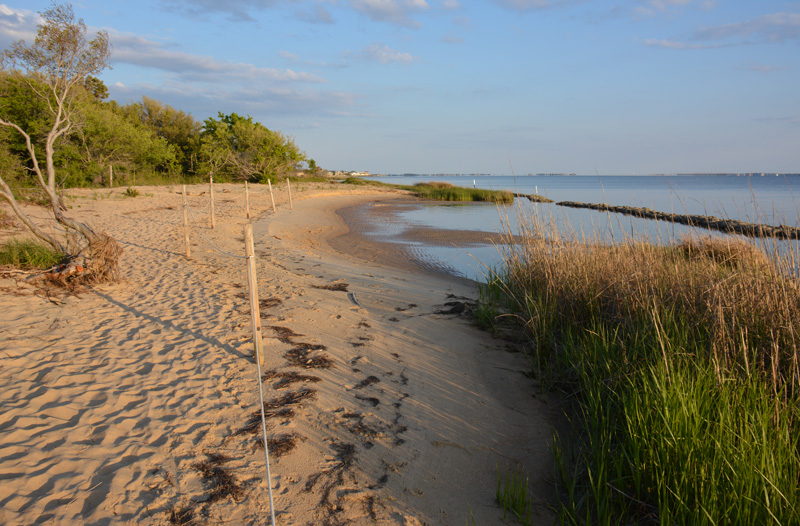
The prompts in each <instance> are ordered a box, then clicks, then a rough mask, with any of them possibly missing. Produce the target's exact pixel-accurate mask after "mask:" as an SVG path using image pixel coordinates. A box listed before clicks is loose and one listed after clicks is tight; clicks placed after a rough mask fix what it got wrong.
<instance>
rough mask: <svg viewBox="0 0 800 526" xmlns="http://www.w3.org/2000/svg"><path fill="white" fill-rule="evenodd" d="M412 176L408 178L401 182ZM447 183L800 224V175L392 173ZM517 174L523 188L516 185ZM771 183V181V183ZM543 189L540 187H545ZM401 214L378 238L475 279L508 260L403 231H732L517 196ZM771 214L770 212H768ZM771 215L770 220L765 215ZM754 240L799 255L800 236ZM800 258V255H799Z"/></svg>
mask: <svg viewBox="0 0 800 526" xmlns="http://www.w3.org/2000/svg"><path fill="white" fill-rule="evenodd" d="M401 179H405V180H401ZM434 179H436V180H446V181H449V182H453V183H454V184H459V185H462V186H472V180H473V179H475V181H476V185H477V186H478V187H482V185H481V183H483V187H484V188H500V187H504V186H503V185H505V188H507V189H510V190H514V191H517V192H518V193H533V192H534V191H535V190H537V189H538V191H539V193H540V194H544V195H547V196H548V197H550V198H553V199H556V200H572V201H586V202H606V203H608V204H613V205H623V204H624V205H632V206H645V207H649V208H652V209H656V210H661V211H664V212H674V213H696V214H703V215H717V216H718V217H726V218H733V219H740V220H745V221H751V222H763V223H771V224H790V225H794V226H798V225H800V222H798V211H799V210H800V207H798V206H797V205H798V204H800V195H796V194H795V188H796V189H797V190H796V191H797V192H800V177H796V176H783V177H772V178H761V177H727V176H680V177H544V176H542V177H538V176H535V177H517V178H513V177H483V178H472V177H469V178H465V177H438V178H433V177H424V176H423V177H417V178H413V179H412V178H401V177H391V178H390V180H391V181H392V182H399V183H407V184H413V183H415V182H420V180H426V181H427V180H434ZM515 179H516V185H517V186H514V183H515ZM765 180H768V181H769V182H766V181H765ZM537 187H538V188H537ZM392 210H393V213H392V214H386V215H382V216H381V221H380V222H379V223H377V224H376V223H373V225H375V229H374V231H373V232H372V234H371V235H374V236H377V237H378V238H381V239H385V240H389V241H394V242H398V243H403V244H405V245H406V247H407V248H408V250H409V252H411V253H412V254H413V255H414V256H415V257H416V258H418V259H420V260H422V261H423V262H426V263H428V264H431V265H435V266H439V267H443V268H446V269H448V271H450V272H452V273H454V274H456V275H460V276H464V277H468V278H470V279H475V280H479V281H483V280H485V276H486V274H487V268H498V267H499V266H500V265H501V257H500V252H499V250H498V247H495V246H490V245H483V246H473V247H469V248H456V247H450V246H441V244H431V243H426V242H425V240H424V239H421V240H415V241H406V240H402V239H401V238H400V236H399V234H401V233H402V232H404V231H405V229H407V228H408V227H409V226H412V225H417V226H428V227H434V228H441V229H461V230H480V231H487V232H501V231H506V230H508V229H510V230H511V231H512V232H514V233H519V230H520V223H522V224H530V223H531V222H537V223H539V224H541V225H544V226H546V227H548V228H547V229H548V230H549V228H550V227H552V228H553V229H555V230H556V231H558V232H561V233H564V234H566V235H575V236H577V237H578V238H581V239H586V240H592V241H600V242H606V243H615V242H621V241H624V240H627V239H631V238H633V239H645V240H649V241H651V242H656V243H671V242H673V241H675V240H679V239H681V238H682V237H684V236H686V235H689V234H692V235H699V236H714V237H721V236H726V235H727V234H723V233H721V232H716V231H711V230H705V229H699V228H694V227H689V226H686V225H680V224H676V223H665V222H661V221H653V220H649V219H640V218H635V217H631V216H625V215H621V214H614V213H608V212H598V211H595V210H586V209H575V208H566V207H560V206H556V205H554V204H549V203H532V202H530V201H528V200H527V199H516V200H515V202H514V204H513V205H494V204H487V203H474V204H473V203H469V204H462V203H456V204H454V203H436V202H423V203H408V204H403V205H399V206H393V207H392ZM764 211H768V212H767V213H765V212H764ZM765 218H767V219H765ZM745 239H748V240H749V241H750V242H752V243H755V244H757V245H759V246H761V247H762V248H765V249H766V250H767V252H768V253H774V252H775V251H778V252H780V253H783V254H785V255H788V254H793V255H795V256H796V255H797V254H798V252H799V251H800V244H799V243H798V242H797V241H778V240H774V239H751V238H745ZM797 259H800V258H796V259H795V260H797Z"/></svg>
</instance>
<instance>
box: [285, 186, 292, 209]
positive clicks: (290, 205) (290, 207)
mask: <svg viewBox="0 0 800 526" xmlns="http://www.w3.org/2000/svg"><path fill="white" fill-rule="evenodd" d="M286 188H288V189H289V210H294V205H293V204H292V183H291V182H289V179H286Z"/></svg>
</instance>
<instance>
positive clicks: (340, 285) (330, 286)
mask: <svg viewBox="0 0 800 526" xmlns="http://www.w3.org/2000/svg"><path fill="white" fill-rule="evenodd" d="M311 286H312V287H313V288H315V289H322V290H333V291H337V292H347V287H349V286H350V285H349V284H348V283H345V282H344V281H333V282H331V283H326V284H324V285H311Z"/></svg>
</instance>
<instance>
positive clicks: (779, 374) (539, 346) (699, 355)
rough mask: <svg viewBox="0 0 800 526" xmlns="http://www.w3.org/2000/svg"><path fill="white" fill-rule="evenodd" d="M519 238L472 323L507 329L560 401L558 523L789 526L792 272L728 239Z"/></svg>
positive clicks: (792, 506) (543, 232)
mask: <svg viewBox="0 0 800 526" xmlns="http://www.w3.org/2000/svg"><path fill="white" fill-rule="evenodd" d="M523 236H524V237H525V241H524V242H523V243H521V244H518V245H515V246H511V248H509V249H508V252H507V253H506V269H505V270H504V271H502V272H501V273H500V274H498V275H496V276H495V279H493V280H491V281H490V283H489V284H488V285H487V286H486V287H485V290H484V292H483V294H482V297H483V299H484V302H486V303H489V305H488V306H485V307H483V308H484V315H483V317H484V318H488V317H489V313H491V312H492V311H496V312H507V311H510V312H513V313H515V314H517V315H518V316H520V318H521V319H522V320H523V322H522V323H521V327H522V329H523V330H525V331H526V332H527V334H528V335H529V338H530V341H531V345H530V347H531V360H532V364H533V368H534V370H535V373H536V374H537V375H538V377H539V378H540V379H546V381H548V382H550V383H551V384H555V385H557V386H558V387H560V388H561V389H563V390H564V391H565V392H567V393H569V394H570V399H572V400H574V401H575V404H574V407H573V409H572V410H571V418H572V421H573V423H574V424H575V433H574V437H573V439H572V440H564V437H561V439H560V440H559V441H558V444H557V448H556V456H557V461H558V464H559V469H560V473H561V480H562V483H563V484H562V490H563V491H562V493H563V496H564V503H563V507H562V508H561V517H560V519H561V520H562V521H563V522H567V523H573V524H587V523H593V524H594V523H597V524H620V523H626V524H631V523H641V522H644V523H659V524H665V525H666V524H670V525H672V524H745V525H748V524H752V525H760V524H798V523H800V506H798V503H800V485H799V484H798V481H800V449H798V447H799V446H800V440H798V437H800V420H798V418H800V414H799V413H798V402H800V370H799V369H798V367H799V365H798V361H799V358H800V356H798V346H797V344H798V340H797V338H798V333H799V332H798V331H800V287H798V281H797V280H796V279H795V278H793V277H790V274H789V272H788V269H792V268H795V264H794V262H793V261H791V260H787V259H786V258H779V257H775V258H771V259H770V258H768V257H767V256H766V255H765V254H764V253H763V252H760V251H758V250H757V249H755V247H753V246H752V245H750V244H749V243H747V242H745V241H740V240H738V239H736V238H732V237H723V238H714V239H710V238H709V239H696V238H695V239H686V240H684V241H683V242H681V243H678V244H676V245H672V246H661V245H654V244H649V243H642V242H637V241H628V242H625V243H622V244H619V245H614V246H606V245H601V244H599V243H594V242H590V241H585V240H580V239H578V238H577V236H568V237H561V236H559V235H558V234H557V233H556V232H554V231H552V230H550V231H548V230H547V229H545V228H542V227H541V226H539V225H532V226H529V227H528V228H526V229H525V231H524V232H523ZM484 323H487V320H484Z"/></svg>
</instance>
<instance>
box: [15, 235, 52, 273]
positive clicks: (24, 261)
mask: <svg viewBox="0 0 800 526" xmlns="http://www.w3.org/2000/svg"><path fill="white" fill-rule="evenodd" d="M63 259H64V255H63V254H59V253H57V252H55V251H54V250H53V249H52V248H51V247H50V246H49V245H46V244H44V243H41V242H39V241H31V240H24V239H11V240H9V241H6V242H5V243H4V244H2V245H0V265H10V266H13V267H16V268H20V269H26V270H27V269H47V268H50V267H52V266H54V265H57V264H59V263H60V262H61V261H62V260H63Z"/></svg>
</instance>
